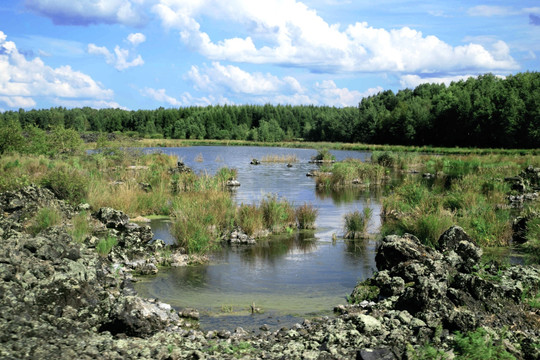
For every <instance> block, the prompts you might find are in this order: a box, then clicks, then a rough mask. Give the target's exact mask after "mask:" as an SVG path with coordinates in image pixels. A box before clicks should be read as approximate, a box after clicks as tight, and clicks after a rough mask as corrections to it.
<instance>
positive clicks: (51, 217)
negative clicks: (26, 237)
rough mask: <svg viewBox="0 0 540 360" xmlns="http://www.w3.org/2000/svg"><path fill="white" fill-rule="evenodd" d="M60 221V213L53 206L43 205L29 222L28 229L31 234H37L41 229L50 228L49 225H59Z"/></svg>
mask: <svg viewBox="0 0 540 360" xmlns="http://www.w3.org/2000/svg"><path fill="white" fill-rule="evenodd" d="M61 221H62V214H61V213H60V211H58V210H57V209H55V208H52V207H43V208H41V209H39V210H38V212H37V213H36V215H35V216H34V218H33V219H32V220H31V222H30V226H29V227H28V231H29V233H30V234H32V235H37V234H39V233H40V232H41V231H43V230H45V229H48V228H50V227H51V226H56V225H59V224H60V223H61Z"/></svg>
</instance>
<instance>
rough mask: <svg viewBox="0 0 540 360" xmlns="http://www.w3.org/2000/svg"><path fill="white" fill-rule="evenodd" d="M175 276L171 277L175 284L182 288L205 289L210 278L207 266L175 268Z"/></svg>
mask: <svg viewBox="0 0 540 360" xmlns="http://www.w3.org/2000/svg"><path fill="white" fill-rule="evenodd" d="M173 271H174V273H175V274H174V276H173V277H171V278H172V279H174V280H175V282H179V283H181V284H179V285H181V286H182V287H183V286H186V285H187V286H189V287H203V286H204V285H205V284H206V278H207V277H208V266H207V265H193V266H182V267H179V268H173Z"/></svg>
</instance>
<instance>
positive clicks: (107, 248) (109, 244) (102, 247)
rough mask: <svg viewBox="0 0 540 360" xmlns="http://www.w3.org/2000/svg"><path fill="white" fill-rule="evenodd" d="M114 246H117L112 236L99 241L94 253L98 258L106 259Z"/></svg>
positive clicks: (116, 241)
mask: <svg viewBox="0 0 540 360" xmlns="http://www.w3.org/2000/svg"><path fill="white" fill-rule="evenodd" d="M116 244H118V240H117V239H116V238H115V237H114V236H107V237H106V238H103V239H101V240H99V242H98V243H97V245H96V251H97V253H98V254H99V255H100V256H102V257H106V256H107V255H109V253H110V252H111V250H112V248H113V247H115V246H116Z"/></svg>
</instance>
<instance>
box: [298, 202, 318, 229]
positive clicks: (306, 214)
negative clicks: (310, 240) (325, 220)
mask: <svg viewBox="0 0 540 360" xmlns="http://www.w3.org/2000/svg"><path fill="white" fill-rule="evenodd" d="M295 212H296V214H295V215H296V221H297V223H298V228H299V229H314V228H315V220H317V215H318V213H319V211H318V210H317V209H316V208H315V207H313V205H311V204H307V203H304V204H303V205H301V206H299V207H297V208H296V211H295Z"/></svg>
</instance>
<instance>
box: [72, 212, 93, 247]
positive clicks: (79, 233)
mask: <svg viewBox="0 0 540 360" xmlns="http://www.w3.org/2000/svg"><path fill="white" fill-rule="evenodd" d="M72 223H73V228H72V229H71V231H70V233H71V236H73V240H75V242H78V243H82V242H83V241H84V239H85V238H86V236H87V235H88V234H90V232H91V226H90V222H89V221H88V214H87V213H86V211H81V212H80V213H79V214H77V215H75V216H74V217H73V219H72Z"/></svg>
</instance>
